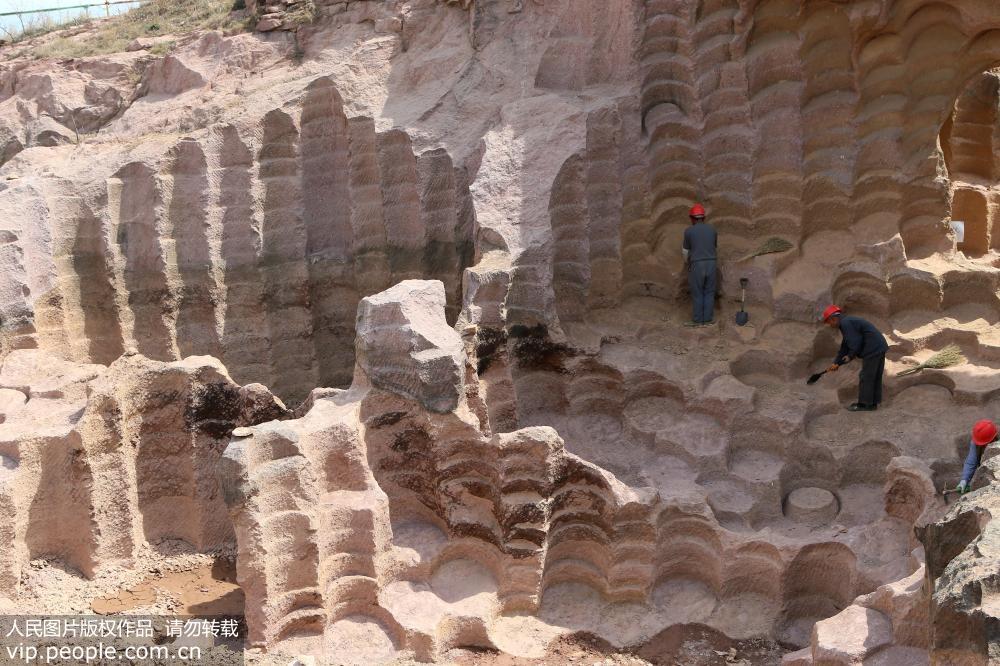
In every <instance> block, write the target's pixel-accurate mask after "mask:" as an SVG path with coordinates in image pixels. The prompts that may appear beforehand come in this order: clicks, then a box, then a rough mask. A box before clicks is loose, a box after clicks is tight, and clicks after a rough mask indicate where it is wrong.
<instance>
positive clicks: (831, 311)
mask: <svg viewBox="0 0 1000 666" xmlns="http://www.w3.org/2000/svg"><path fill="white" fill-rule="evenodd" d="M839 314H843V311H842V310H841V309H840V308H838V307H837V306H836V305H829V306H827V308H826V310H823V321H827V320H828V319H830V317H832V316H833V315H839Z"/></svg>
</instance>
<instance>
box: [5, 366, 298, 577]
mask: <svg viewBox="0 0 1000 666" xmlns="http://www.w3.org/2000/svg"><path fill="white" fill-rule="evenodd" d="M0 386H2V387H3V394H2V395H3V398H4V400H3V421H2V423H0V455H2V456H3V463H4V465H3V468H4V469H3V490H2V493H3V497H4V506H5V510H4V517H3V523H4V524H3V528H2V530H3V533H4V535H5V538H6V539H7V540H6V543H7V544H9V548H5V549H4V554H3V558H2V561H0V594H3V595H5V596H12V595H14V594H15V593H16V591H17V587H18V585H19V581H20V579H21V576H22V572H23V570H24V568H25V566H26V564H27V562H28V560H33V559H36V558H39V557H56V558H59V559H61V560H62V561H63V562H64V563H65V564H66V565H67V566H69V567H72V568H74V569H76V570H78V571H80V572H82V573H83V574H84V575H87V576H92V575H93V574H94V573H95V571H96V570H97V569H98V568H99V567H102V566H110V565H123V564H127V563H128V562H129V561H130V560H131V558H132V557H133V556H134V553H135V551H136V550H137V549H138V548H140V547H141V546H145V545H146V544H154V543H157V542H160V541H163V540H166V539H180V540H183V541H185V542H187V543H189V544H191V545H192V546H193V547H194V548H196V549H200V550H212V549H216V548H219V547H221V546H223V545H225V544H227V543H228V542H230V541H231V540H232V538H233V531H232V525H231V524H230V522H229V520H228V518H227V517H226V510H225V507H224V505H223V504H222V497H221V494H220V493H219V485H218V480H217V478H216V469H215V468H216V466H217V464H218V461H219V458H220V456H221V455H222V449H223V446H222V443H223V442H225V441H227V439H228V436H229V433H230V432H231V431H232V430H233V429H234V428H236V427H239V426H243V425H248V424H252V423H257V422H260V421H265V420H271V419H274V418H281V417H283V416H285V415H286V414H287V410H286V409H285V407H284V405H282V404H281V402H280V401H278V400H277V399H275V398H274V397H273V396H271V395H270V393H268V392H266V390H262V388H261V387H256V388H254V387H251V388H249V389H242V388H241V387H240V386H239V385H237V384H234V383H233V381H232V380H231V379H230V378H229V376H228V375H227V374H226V372H225V369H224V368H223V367H222V366H221V365H220V364H219V362H218V361H216V360H215V359H212V358H209V357H189V358H187V359H184V360H183V361H177V362H173V363H163V362H157V361H151V360H149V359H146V358H144V357H142V356H139V355H134V354H133V355H126V356H123V357H122V358H120V359H119V360H117V361H116V362H115V363H113V364H112V365H111V366H110V367H108V368H105V367H104V366H101V365H80V364H76V363H72V362H69V361H65V360H62V359H59V358H56V357H53V356H51V355H49V354H47V353H45V352H40V351H35V350H19V351H15V352H12V353H11V354H9V355H8V356H7V358H6V359H5V360H4V362H3V366H2V368H0Z"/></svg>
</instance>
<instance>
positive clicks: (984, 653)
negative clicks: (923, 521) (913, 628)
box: [920, 458, 1000, 664]
mask: <svg viewBox="0 0 1000 666" xmlns="http://www.w3.org/2000/svg"><path fill="white" fill-rule="evenodd" d="M998 465H1000V460H997V459H996V458H992V459H991V460H989V461H987V462H986V463H984V465H983V467H981V468H980V470H981V472H980V474H977V476H980V475H990V476H992V475H995V474H996V472H997V470H998ZM998 492H1000V487H998V486H997V485H996V484H995V483H990V484H989V485H987V486H985V487H982V488H981V489H980V490H978V491H976V492H975V493H973V494H972V495H969V496H966V497H963V498H962V500H961V501H959V502H958V503H957V504H956V505H955V506H954V507H952V509H951V511H949V512H948V514H947V515H946V516H944V517H943V518H942V519H941V520H940V521H938V522H935V523H932V524H929V525H927V526H926V527H925V528H924V529H923V530H922V532H921V535H920V538H921V541H922V542H923V544H924V548H925V549H926V551H927V584H928V585H929V586H930V587H931V590H932V594H933V596H932V599H931V604H930V621H931V627H932V630H931V634H930V653H931V660H932V663H934V664H948V663H954V664H991V663H994V662H996V661H997V660H998V659H1000V613H998V607H997V602H996V582H995V581H996V576H997V573H996V561H997V560H996V558H997V543H998V541H997V539H998V536H997V529H998V525H997V523H996V521H995V520H994V519H993V517H994V516H995V515H997V511H998V510H1000V506H998V504H997V502H998V499H1000V495H998Z"/></svg>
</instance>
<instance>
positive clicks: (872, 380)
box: [823, 305, 889, 412]
mask: <svg viewBox="0 0 1000 666" xmlns="http://www.w3.org/2000/svg"><path fill="white" fill-rule="evenodd" d="M823 322H824V323H825V324H826V325H827V326H829V327H830V328H836V329H838V330H839V331H840V334H841V336H842V340H841V343H840V349H839V350H838V351H837V357H836V358H835V359H834V361H833V365H831V366H830V367H829V368H827V372H836V371H837V370H839V369H840V366H842V365H844V364H845V363H849V362H850V361H851V360H853V359H855V358H860V359H861V373H860V374H859V382H858V401H857V402H855V403H853V404H851V405H850V406H849V407H848V408H847V409H848V410H850V411H852V412H873V411H875V410H876V409H878V406H879V404H881V402H882V374H883V373H884V372H885V354H886V352H887V351H889V344H888V343H887V342H886V341H885V336H883V335H882V333H881V332H879V330H878V329H877V328H875V325H874V324H872V323H871V322H870V321H868V320H866V319H862V318H861V317H851V316H847V315H844V313H843V311H841V309H840V308H839V307H837V306H836V305H831V306H829V307H828V308H827V309H826V310H824V311H823Z"/></svg>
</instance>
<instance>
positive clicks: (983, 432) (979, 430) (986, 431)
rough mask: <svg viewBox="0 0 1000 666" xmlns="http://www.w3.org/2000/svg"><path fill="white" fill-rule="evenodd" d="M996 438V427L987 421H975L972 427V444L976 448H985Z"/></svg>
mask: <svg viewBox="0 0 1000 666" xmlns="http://www.w3.org/2000/svg"><path fill="white" fill-rule="evenodd" d="M996 438H997V425H996V424H995V423H993V421H990V420H989V419H983V420H982V421H976V425H974V426H972V442H973V443H974V444H975V445H976V446H986V445H987V444H989V443H990V442H992V441H993V440H994V439H996Z"/></svg>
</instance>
